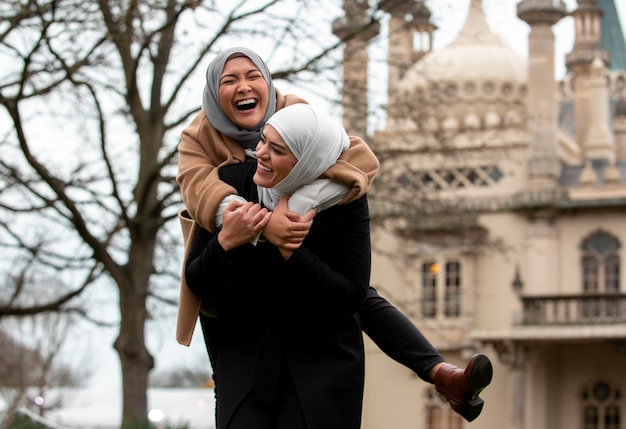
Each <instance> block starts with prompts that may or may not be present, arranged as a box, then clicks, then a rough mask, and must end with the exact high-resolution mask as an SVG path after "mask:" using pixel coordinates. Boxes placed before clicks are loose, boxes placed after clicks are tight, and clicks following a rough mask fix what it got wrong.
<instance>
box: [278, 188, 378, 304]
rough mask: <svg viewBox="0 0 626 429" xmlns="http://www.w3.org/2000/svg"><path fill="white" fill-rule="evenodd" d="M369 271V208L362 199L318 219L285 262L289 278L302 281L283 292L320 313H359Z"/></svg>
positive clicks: (323, 214) (367, 285)
mask: <svg viewBox="0 0 626 429" xmlns="http://www.w3.org/2000/svg"><path fill="white" fill-rule="evenodd" d="M313 228H317V231H315V233H314V232H313ZM370 270H371V243H370V223H369V210H368V205H367V197H366V196H363V197H361V198H359V199H357V200H355V201H353V202H351V203H349V204H345V205H341V206H334V207H332V208H331V209H327V210H324V211H322V212H320V213H318V214H317V215H316V217H315V219H314V220H313V226H312V228H311V232H310V233H309V237H307V239H305V241H304V242H303V245H302V247H300V248H299V249H298V250H296V251H295V252H294V253H293V254H292V256H291V258H289V260H288V261H287V263H286V264H285V271H284V274H285V275H286V276H288V277H291V278H299V279H303V280H302V282H301V283H300V285H299V287H298V288H292V290H287V291H285V293H286V294H290V295H291V297H290V299H292V300H293V301H295V302H298V300H300V301H299V302H300V303H301V304H302V305H306V306H309V307H311V306H317V308H319V310H320V311H325V310H328V311H337V312H341V313H345V314H355V313H356V312H357V311H358V310H359V308H360V307H361V305H362V304H363V300H364V299H365V294H366V292H367V288H368V287H369V279H370Z"/></svg>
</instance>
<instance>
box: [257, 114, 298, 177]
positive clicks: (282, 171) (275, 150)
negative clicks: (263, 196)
mask: <svg viewBox="0 0 626 429" xmlns="http://www.w3.org/2000/svg"><path fill="white" fill-rule="evenodd" d="M256 156H257V165H256V172H255V173H254V183H256V184H257V185H259V186H263V187H264V188H272V187H274V186H275V185H277V184H278V183H280V182H281V181H282V180H283V179H284V178H285V177H287V175H288V174H289V172H290V171H291V170H292V169H293V167H294V166H295V165H296V163H297V162H298V159H297V158H296V157H295V155H294V154H293V153H292V152H291V150H290V149H289V146H287V143H285V140H283V138H282V137H281V136H280V134H278V132H277V131H276V129H275V128H274V127H272V126H271V125H266V126H265V128H264V129H263V134H262V135H261V140H260V141H259V143H258V144H257V145H256Z"/></svg>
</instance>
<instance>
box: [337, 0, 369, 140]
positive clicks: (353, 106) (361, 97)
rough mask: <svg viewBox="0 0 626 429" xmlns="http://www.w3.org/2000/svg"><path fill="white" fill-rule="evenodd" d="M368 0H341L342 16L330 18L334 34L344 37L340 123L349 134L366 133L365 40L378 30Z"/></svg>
mask: <svg viewBox="0 0 626 429" xmlns="http://www.w3.org/2000/svg"><path fill="white" fill-rule="evenodd" d="M368 8H369V5H368V1H367V0H344V2H343V9H344V11H345V12H346V14H345V16H344V17H342V18H338V19H336V20H335V21H334V22H333V34H334V35H336V36H337V37H339V38H340V39H345V40H346V44H345V47H344V50H343V94H342V103H341V104H342V108H343V125H344V127H345V128H346V131H348V134H351V135H357V136H360V137H365V136H366V135H367V118H368V99H367V98H368V89H367V84H368V82H367V81H368V73H367V67H368V61H369V55H368V53H367V43H368V42H369V41H370V40H371V39H372V38H373V37H375V36H376V35H377V34H378V33H379V30H380V25H379V23H378V22H377V21H372V19H371V18H370V17H369V16H368V12H367V10H368Z"/></svg>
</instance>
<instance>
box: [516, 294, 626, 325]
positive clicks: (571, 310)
mask: <svg viewBox="0 0 626 429" xmlns="http://www.w3.org/2000/svg"><path fill="white" fill-rule="evenodd" d="M521 299H522V303H523V308H524V317H523V321H522V324H523V325H526V326H530V325H609V324H616V323H626V295H624V294H618V293H612V294H588V295H552V296H536V297H528V296H527V297H522V298H521Z"/></svg>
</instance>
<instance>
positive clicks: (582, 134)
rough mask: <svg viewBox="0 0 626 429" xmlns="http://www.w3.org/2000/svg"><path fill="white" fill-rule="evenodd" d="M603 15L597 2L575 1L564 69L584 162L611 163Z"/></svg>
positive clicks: (577, 138) (611, 148)
mask: <svg viewBox="0 0 626 429" xmlns="http://www.w3.org/2000/svg"><path fill="white" fill-rule="evenodd" d="M602 15H603V12H602V9H601V8H600V7H599V6H598V5H597V1H596V0H578V9H576V10H575V11H573V12H572V16H573V17H574V22H575V41H574V49H573V50H572V52H571V53H569V54H568V55H567V56H566V65H567V68H568V70H569V72H570V73H571V74H572V80H573V82H574V111H575V126H576V128H575V133H576V141H577V142H578V144H579V145H580V146H581V147H582V149H583V152H584V155H585V160H586V161H589V162H591V161H592V160H593V161H596V160H606V161H608V162H609V163H610V162H611V161H612V160H613V158H614V138H613V135H612V133H611V131H610V126H609V120H610V119H609V93H608V87H607V79H606V73H607V68H608V66H609V65H610V61H611V60H610V55H609V53H608V52H607V51H606V50H604V49H602V47H601V41H602V31H601V26H600V20H601V18H602ZM603 163H606V162H604V161H603Z"/></svg>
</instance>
